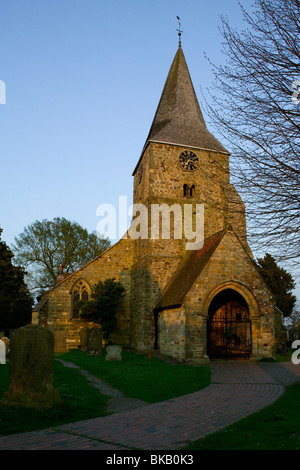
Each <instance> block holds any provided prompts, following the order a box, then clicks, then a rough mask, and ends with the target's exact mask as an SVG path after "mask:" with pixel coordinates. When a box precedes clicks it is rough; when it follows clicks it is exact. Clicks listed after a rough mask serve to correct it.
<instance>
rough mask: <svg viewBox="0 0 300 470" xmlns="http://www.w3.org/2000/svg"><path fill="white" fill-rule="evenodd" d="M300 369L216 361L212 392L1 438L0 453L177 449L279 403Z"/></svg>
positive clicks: (213, 368) (185, 396) (269, 364)
mask: <svg viewBox="0 0 300 470" xmlns="http://www.w3.org/2000/svg"><path fill="white" fill-rule="evenodd" d="M299 369H300V365H299V366H295V365H293V364H292V363H254V362H251V361H235V362H232V361H224V362H223V361H222V362H218V361H215V362H212V363H211V371H212V381H211V385H209V386H208V387H207V388H205V389H203V390H200V391H198V392H195V393H191V394H188V395H184V396H182V397H179V398H175V399H172V400H167V401H164V402H161V403H155V404H152V405H145V406H141V407H139V408H136V409H133V410H130V411H123V412H121V413H116V414H113V415H109V416H106V417H102V418H96V419H91V420H85V421H80V422H77V423H72V424H67V425H64V426H58V427H55V428H51V429H46V430H42V431H35V432H29V433H24V434H17V435H12V436H5V437H2V438H0V450H22V449H25V450H59V449H60V450H113V451H117V450H129V449H131V450H135V449H143V450H176V449H180V448H181V447H183V446H184V445H187V444H188V443H189V442H192V441H194V440H196V439H199V438H202V437H205V436H206V435H207V434H210V433H212V432H215V431H217V430H219V429H222V428H224V427H226V426H228V425H230V424H232V423H234V422H236V421H238V420H240V419H241V418H244V417H246V416H248V415H250V414H252V413H254V412H256V411H259V410H261V409H262V408H264V407H266V406H268V405H270V404H272V403H273V402H275V401H276V400H277V399H278V398H279V397H280V396H281V395H282V393H283V392H284V390H285V385H290V384H292V383H295V382H299V381H300V370H299Z"/></svg>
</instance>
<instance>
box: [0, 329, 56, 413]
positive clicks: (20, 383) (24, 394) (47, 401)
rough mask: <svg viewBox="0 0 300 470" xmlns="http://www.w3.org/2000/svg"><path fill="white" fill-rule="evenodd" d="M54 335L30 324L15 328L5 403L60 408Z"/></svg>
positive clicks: (7, 404) (38, 407) (29, 406)
mask: <svg viewBox="0 0 300 470" xmlns="http://www.w3.org/2000/svg"><path fill="white" fill-rule="evenodd" d="M53 353H54V338H53V334H52V333H51V332H50V331H49V330H47V329H46V328H42V327H40V326H37V325H28V326H24V327H22V328H19V329H17V330H15V332H14V333H13V336H12V338H11V343H10V362H9V390H8V392H6V393H4V397H3V400H2V404H4V405H5V406H23V407H28V408H37V409H49V408H54V407H61V406H62V405H63V401H62V399H61V397H60V394H59V391H58V390H57V389H54V388H53V362H54V358H53Z"/></svg>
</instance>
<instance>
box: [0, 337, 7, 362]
mask: <svg viewBox="0 0 300 470" xmlns="http://www.w3.org/2000/svg"><path fill="white" fill-rule="evenodd" d="M5 363H6V344H5V343H4V341H2V339H0V364H5Z"/></svg>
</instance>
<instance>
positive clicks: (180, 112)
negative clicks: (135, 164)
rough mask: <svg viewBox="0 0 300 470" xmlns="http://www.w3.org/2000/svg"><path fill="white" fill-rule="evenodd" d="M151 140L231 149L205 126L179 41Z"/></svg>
mask: <svg viewBox="0 0 300 470" xmlns="http://www.w3.org/2000/svg"><path fill="white" fill-rule="evenodd" d="M179 39H180V36H179ZM149 141H154V142H164V143H171V144H178V145H184V146H190V147H198V148H202V149H206V150H213V151H217V152H226V153H229V152H228V151H227V150H226V149H225V148H224V147H223V145H222V144H220V142H219V141H218V140H217V139H216V138H215V137H214V136H213V135H212V134H211V133H210V132H209V131H208V129H207V127H206V124H205V121H204V118H203V115H202V112H201V109H200V106H199V103H198V100H197V96H196V93H195V90H194V87H193V83H192V80H191V77H190V73H189V70H188V67H187V64H186V60H185V57H184V54H183V51H182V48H181V44H180V42H179V47H178V50H177V52H176V55H175V57H174V60H173V63H172V65H171V68H170V71H169V74H168V77H167V80H166V83H165V86H164V89H163V92H162V95H161V99H160V102H159V105H158V108H157V111H156V114H155V117H154V120H153V123H152V126H151V129H150V132H149V135H148V138H147V140H146V144H147V143H148V142H149Z"/></svg>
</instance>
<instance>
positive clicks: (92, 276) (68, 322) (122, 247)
mask: <svg viewBox="0 0 300 470" xmlns="http://www.w3.org/2000/svg"><path fill="white" fill-rule="evenodd" d="M132 256H133V252H132V243H131V241H130V240H128V239H121V240H120V241H119V242H118V243H116V244H115V245H114V246H112V247H111V248H109V249H108V250H106V251H105V252H104V253H103V254H102V255H100V256H99V257H97V258H95V259H94V260H93V261H91V262H90V263H88V264H86V265H85V266H83V267H82V268H81V269H79V270H78V271H76V272H75V273H74V274H72V275H70V276H69V277H68V278H66V279H65V280H64V281H63V282H61V283H60V284H58V285H57V286H55V287H54V288H53V289H52V290H50V291H49V292H48V293H47V294H46V295H47V297H48V306H47V315H46V319H45V313H43V315H42V318H43V319H44V323H45V322H46V325H45V326H47V327H48V328H49V329H51V330H52V331H53V332H55V331H63V330H65V331H66V342H67V347H68V349H70V348H77V347H78V346H79V345H80V337H79V331H80V329H81V328H82V327H83V326H87V327H88V328H92V327H93V326H95V324H94V323H92V322H87V321H83V320H80V319H77V318H72V314H71V312H72V299H71V293H72V288H73V286H74V285H75V284H76V282H77V281H79V280H80V279H82V280H84V282H86V283H87V284H88V285H89V287H90V288H91V287H92V286H93V285H94V284H95V283H96V282H98V281H99V280H104V279H107V278H115V279H116V280H118V281H120V282H121V283H122V284H123V285H124V287H125V289H126V295H125V297H124V299H123V301H122V304H121V306H120V310H119V312H118V313H117V318H118V334H117V336H116V337H115V340H116V342H118V343H119V344H129V342H130V289H131V273H130V268H131V265H132Z"/></svg>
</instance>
